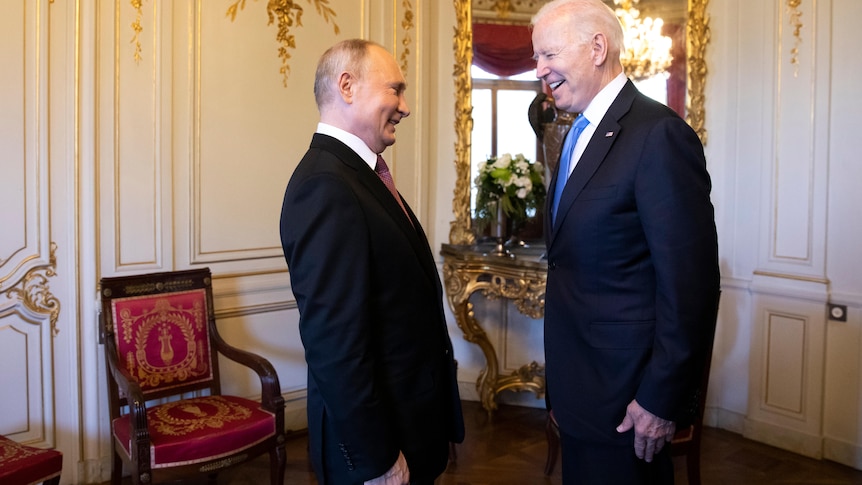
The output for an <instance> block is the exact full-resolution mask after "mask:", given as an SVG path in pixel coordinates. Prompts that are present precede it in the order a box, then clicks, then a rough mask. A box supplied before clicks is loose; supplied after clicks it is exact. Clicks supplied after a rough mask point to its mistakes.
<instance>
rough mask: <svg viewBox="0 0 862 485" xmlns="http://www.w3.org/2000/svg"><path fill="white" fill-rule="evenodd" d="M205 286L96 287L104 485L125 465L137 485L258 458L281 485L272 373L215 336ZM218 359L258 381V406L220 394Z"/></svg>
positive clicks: (172, 279) (199, 274)
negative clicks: (107, 428)
mask: <svg viewBox="0 0 862 485" xmlns="http://www.w3.org/2000/svg"><path fill="white" fill-rule="evenodd" d="M211 283H212V278H211V275H210V271H209V269H208V268H205V269H199V270H190V271H175V272H167V273H155V274H147V275H137V276H124V277H114V278H102V280H101V297H102V321H103V325H102V332H103V337H104V343H105V361H106V362H107V366H108V397H109V400H110V419H111V433H112V441H113V447H112V448H113V460H112V469H111V483H112V484H113V485H119V484H120V480H121V476H122V470H123V469H122V466H123V463H124V462H125V463H127V464H128V465H129V467H130V469H131V474H132V483H134V484H136V485H137V484H148V483H155V482H156V481H157V479H158V481H163V480H165V479H176V478H181V477H183V476H187V475H193V474H205V475H210V476H212V475H215V474H217V473H218V472H219V471H220V470H221V469H223V468H226V467H228V466H232V465H236V464H239V463H243V462H245V461H248V460H250V459H252V458H254V457H256V456H258V455H261V454H263V453H269V455H270V480H271V482H272V484H273V485H276V484H278V485H281V484H283V483H284V472H285V448H284V442H285V435H284V399H283V397H282V395H281V388H280V386H279V382H278V375H277V374H276V372H275V369H274V368H273V366H272V365H271V364H270V363H269V362H268V361H267V360H265V359H264V358H262V357H260V356H258V355H254V354H252V353H250V352H246V351H243V350H240V349H238V348H235V347H232V346H230V345H228V344H227V343H225V342H224V340H222V338H221V337H220V336H219V334H218V331H217V329H216V324H215V317H214V316H213V297H212V285H211ZM219 354H221V355H222V356H224V357H226V358H228V359H230V360H233V361H236V362H238V363H240V364H243V365H245V366H247V367H249V368H251V369H252V370H253V371H254V372H255V373H257V375H258V376H259V378H260V386H261V400H260V401H254V400H250V399H245V398H242V397H239V396H230V395H224V394H222V392H221V385H220V382H219V366H218V355H219ZM189 396H194V397H189Z"/></svg>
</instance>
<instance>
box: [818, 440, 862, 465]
mask: <svg viewBox="0 0 862 485" xmlns="http://www.w3.org/2000/svg"><path fill="white" fill-rule="evenodd" d="M823 458H824V459H826V460H829V461H834V462H836V463H840V464H842V465H847V466H849V467H852V468H855V469H857V470H862V447H860V446H857V445H854V444H853V443H847V442H846V441H840V440H836V439H833V438H823Z"/></svg>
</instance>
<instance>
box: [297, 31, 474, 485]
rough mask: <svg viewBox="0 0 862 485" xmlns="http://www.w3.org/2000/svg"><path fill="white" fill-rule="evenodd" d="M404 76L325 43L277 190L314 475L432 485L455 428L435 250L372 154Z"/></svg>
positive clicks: (357, 46)
mask: <svg viewBox="0 0 862 485" xmlns="http://www.w3.org/2000/svg"><path fill="white" fill-rule="evenodd" d="M405 88H406V83H405V80H404V76H403V75H402V74H401V70H400V69H399V67H398V64H397V63H396V62H395V59H394V58H393V57H392V56H391V55H390V54H389V53H388V52H387V51H386V50H385V49H383V48H382V47H381V46H379V45H377V44H374V43H371V42H368V41H364V40H358V39H355V40H348V41H344V42H341V43H339V44H336V45H335V46H333V47H332V48H330V49H329V50H328V51H327V52H326V53H324V54H323V56H322V57H321V59H320V62H319V64H318V67H317V72H316V75H315V81H314V95H315V99H316V101H317V105H318V109H319V111H320V123H319V124H318V128H317V133H315V135H314V137H313V138H312V140H311V147H310V148H309V150H308V152H306V154H305V156H304V157H303V159H302V161H300V163H299V165H298V166H297V168H296V170H295V172H294V173H293V176H292V177H291V179H290V182H289V184H288V186H287V190H286V192H285V195H284V205H283V208H282V213H281V240H282V246H283V249H284V255H285V258H286V259H287V264H288V267H289V269H290V281H291V286H292V288H293V292H294V295H295V296H296V301H297V304H298V306H299V312H300V324H299V328H300V334H301V337H302V342H303V345H304V347H305V358H306V362H307V364H308V433H309V444H310V453H311V460H312V464H313V467H314V470H315V473H316V475H317V477H318V481H319V483H321V484H334V485H342V484H362V483H368V484H374V485H377V484H387V485H389V484H397V485H401V484H407V483H408V482H409V483H412V484H431V483H433V481H434V479H435V478H436V477H437V476H438V475H440V474H441V473H442V472H443V470H444V469H445V468H446V464H447V460H448V456H449V442H450V441H452V442H460V441H461V440H463V436H464V422H463V417H462V414H461V403H460V399H459V395H458V388H457V383H456V379H455V362H454V359H453V356H452V344H451V341H450V340H449V335H448V331H447V328H446V322H445V319H444V315H443V292H442V288H441V285H440V279H439V276H438V273H437V269H436V265H435V262H434V257H433V254H432V252H431V249H430V247H429V245H428V240H427V239H426V236H425V233H424V232H423V231H422V227H421V225H420V224H419V220H418V219H417V218H416V216H415V215H414V214H413V212H412V211H411V210H410V207H409V206H408V205H407V202H406V201H405V200H403V198H401V196H400V194H398V193H397V191H395V189H394V185H393V186H392V188H391V189H390V188H388V185H387V184H389V185H392V181H391V175H390V174H389V171H388V168H386V165H385V161H383V160H382V158H378V157H379V154H380V153H381V152H383V150H384V149H385V148H386V147H387V146H390V145H392V144H393V143H395V128H396V125H397V124H398V123H399V122H400V121H401V120H402V119H403V118H405V117H406V116H408V115H409V114H410V110H409V108H408V107H407V102H406V100H405V97H404V91H405ZM384 169H385V170H384ZM375 171H376V172H385V173H379V174H378V173H375ZM387 177H388V180H386V178H387Z"/></svg>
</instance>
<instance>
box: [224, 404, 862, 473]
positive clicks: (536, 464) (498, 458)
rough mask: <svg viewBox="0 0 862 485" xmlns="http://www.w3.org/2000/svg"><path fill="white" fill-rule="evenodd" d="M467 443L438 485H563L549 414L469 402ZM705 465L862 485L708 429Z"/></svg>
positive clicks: (299, 457) (294, 465)
mask: <svg viewBox="0 0 862 485" xmlns="http://www.w3.org/2000/svg"><path fill="white" fill-rule="evenodd" d="M464 415H465V419H466V426H467V439H466V441H465V442H464V443H463V444H460V445H458V446H457V461H456V462H455V463H453V464H450V466H449V469H448V470H447V471H446V472H445V473H444V474H443V476H441V477H440V479H439V480H438V481H437V485H533V484H550V485H559V484H560V483H562V481H561V478H560V470H559V466H557V469H556V470H555V471H554V474H553V475H552V476H551V477H546V476H545V475H544V473H543V471H544V466H545V457H546V453H547V447H546V442H545V433H544V425H545V411H544V410H542V409H535V408H525V407H516V406H503V405H501V407H500V409H499V410H498V411H497V412H496V413H495V414H494V416H493V418H492V419H488V415H487V414H486V413H485V412H484V411H483V410H482V409H481V407H480V406H479V404H478V403H475V402H464ZM306 443H307V440H306V438H305V436H304V435H296V436H294V437H293V438H291V439H290V441H289V442H288V446H287V458H288V462H287V475H286V477H285V484H288V485H310V484H316V483H317V482H316V480H315V479H314V475H313V473H312V472H311V469H310V467H309V465H308V453H307V451H306ZM702 450H703V453H704V454H703V458H702V461H701V467H702V471H703V473H702V479H703V485H758V484H782V485H793V484H797V485H803V484H804V485H826V484H833V485H835V484H862V471H859V470H854V469H852V468H849V467H846V466H843V465H839V464H837V463H834V462H830V461H819V460H812V459H809V458H805V457H801V456H799V455H796V454H793V453H789V452H786V451H782V450H779V449H777V448H773V447H771V446H767V445H764V444H761V443H757V442H754V441H751V440H747V439H744V438H742V437H741V436H739V435H737V434H734V433H730V432H728V431H723V430H718V429H714V428H707V429H706V430H705V432H704V438H703V446H702ZM267 465H268V461H267V459H266V458H263V459H257V460H255V461H254V462H251V463H248V464H245V465H242V466H240V467H239V468H234V469H232V470H229V471H226V472H223V473H222V474H221V475H220V476H219V477H218V483H219V484H220V485H265V484H267V483H268V482H269V479H268V469H267ZM684 466H685V465H684V463H682V462H676V467H677V468H676V469H677V473H676V476H677V479H676V483H677V485H684V484H686V483H687V480H686V478H685V468H684Z"/></svg>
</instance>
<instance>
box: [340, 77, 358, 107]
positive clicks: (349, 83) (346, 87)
mask: <svg viewBox="0 0 862 485" xmlns="http://www.w3.org/2000/svg"><path fill="white" fill-rule="evenodd" d="M355 88H356V77H355V76H353V74H352V73H350V72H348V71H344V72H342V73H341V74H339V75H338V94H339V95H341V99H342V100H343V101H344V102H345V103H348V104H350V103H352V102H353V94H354V90H355Z"/></svg>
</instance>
